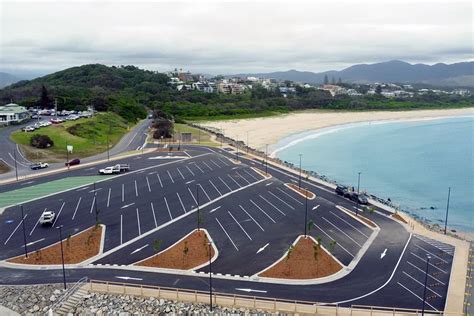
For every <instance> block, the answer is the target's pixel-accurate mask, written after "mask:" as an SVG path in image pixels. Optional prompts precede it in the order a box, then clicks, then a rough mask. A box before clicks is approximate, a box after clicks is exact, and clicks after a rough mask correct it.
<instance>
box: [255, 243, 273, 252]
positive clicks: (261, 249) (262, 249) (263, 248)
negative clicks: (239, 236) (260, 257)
mask: <svg viewBox="0 0 474 316" xmlns="http://www.w3.org/2000/svg"><path fill="white" fill-rule="evenodd" d="M268 245H270V244H269V243H268V244H266V245H265V246H263V247H262V248H260V249H258V251H257V253H259V252H262V251H264V250H265V248H267V247H268Z"/></svg>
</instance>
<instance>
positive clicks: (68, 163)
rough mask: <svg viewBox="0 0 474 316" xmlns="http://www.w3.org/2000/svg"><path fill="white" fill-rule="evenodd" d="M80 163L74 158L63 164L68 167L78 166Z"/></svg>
mask: <svg viewBox="0 0 474 316" xmlns="http://www.w3.org/2000/svg"><path fill="white" fill-rule="evenodd" d="M80 163H81V161H80V160H79V159H77V158H76V159H72V160H69V161H68V162H66V163H65V165H66V166H68V167H70V166H75V165H78V164H80Z"/></svg>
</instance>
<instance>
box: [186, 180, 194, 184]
mask: <svg viewBox="0 0 474 316" xmlns="http://www.w3.org/2000/svg"><path fill="white" fill-rule="evenodd" d="M193 182H194V180H191V181H188V182H186V184H190V183H193Z"/></svg>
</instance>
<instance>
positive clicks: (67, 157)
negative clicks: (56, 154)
mask: <svg viewBox="0 0 474 316" xmlns="http://www.w3.org/2000/svg"><path fill="white" fill-rule="evenodd" d="M67 146H68V145H67V139H66V164H67V170H69V150H68V148H67Z"/></svg>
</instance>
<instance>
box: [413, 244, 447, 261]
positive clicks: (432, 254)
mask: <svg viewBox="0 0 474 316" xmlns="http://www.w3.org/2000/svg"><path fill="white" fill-rule="evenodd" d="M415 246H416V247H418V248H420V249H421V250H423V251H424V252H426V253H428V254H430V255H431V256H433V257H435V258H438V259H439V260H441V261H443V262H444V263H446V264H449V262H448V261H446V260H444V259H443V258H441V257H439V256H437V255H435V254H434V253H431V252H429V251H428V250H426V249H425V248H423V247H421V246H418V245H415Z"/></svg>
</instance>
